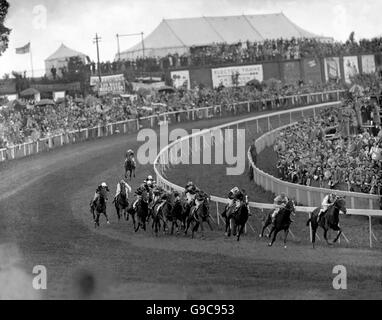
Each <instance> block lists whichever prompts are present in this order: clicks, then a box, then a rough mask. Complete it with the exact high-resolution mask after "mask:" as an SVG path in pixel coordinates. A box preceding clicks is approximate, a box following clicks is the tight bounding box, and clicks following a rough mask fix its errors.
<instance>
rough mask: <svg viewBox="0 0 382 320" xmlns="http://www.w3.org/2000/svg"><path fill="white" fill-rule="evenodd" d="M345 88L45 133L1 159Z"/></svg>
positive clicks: (306, 100)
mask: <svg viewBox="0 0 382 320" xmlns="http://www.w3.org/2000/svg"><path fill="white" fill-rule="evenodd" d="M343 93H344V91H340V90H337V91H327V92H319V93H310V94H301V95H293V96H285V97H280V98H279V99H265V100H256V101H245V102H239V103H235V104H232V105H230V106H212V107H205V108H197V109H190V110H182V111H173V112H166V113H163V114H158V115H152V116H148V117H144V118H138V119H130V120H126V121H120V122H115V123H109V124H105V125H99V126H97V127H93V128H86V129H80V130H76V131H70V132H64V133H61V134H58V135H54V136H51V137H46V138H42V139H39V140H37V141H33V142H27V143H23V144H19V145H12V146H9V147H7V148H4V149H0V162H2V161H6V160H14V159H19V158H23V157H26V156H30V155H33V154H37V153H41V152H45V151H49V150H51V149H54V148H57V147H60V146H63V145H66V144H73V143H77V142H82V141H87V140H91V139H97V138H102V137H105V136H110V135H114V134H129V133H134V132H137V131H138V130H139V129H140V128H155V127H157V126H159V124H160V123H161V122H162V121H164V122H170V123H180V122H185V121H196V120H201V119H209V118H212V117H228V116H234V115H239V114H245V113H251V112H261V111H270V110H275V109H286V108H291V107H299V106H304V105H307V104H312V103H322V102H327V101H339V100H340V99H341V98H342V96H343Z"/></svg>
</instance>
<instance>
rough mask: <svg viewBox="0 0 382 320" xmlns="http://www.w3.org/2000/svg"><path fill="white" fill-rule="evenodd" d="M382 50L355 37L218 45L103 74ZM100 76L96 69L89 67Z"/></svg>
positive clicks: (116, 65)
mask: <svg viewBox="0 0 382 320" xmlns="http://www.w3.org/2000/svg"><path fill="white" fill-rule="evenodd" d="M381 50H382V38H373V39H361V40H360V41H355V40H354V35H351V36H350V37H349V40H347V41H346V42H338V41H322V40H319V39H314V38H299V39H297V38H292V39H274V40H264V41H262V42H251V41H243V42H238V43H235V44H227V43H215V44H212V45H208V46H201V47H191V48H190V50H189V52H187V53H184V54H179V53H177V52H174V53H171V54H168V55H167V56H165V57H140V58H137V59H135V60H128V59H125V58H124V57H123V56H122V58H121V59H116V60H115V61H113V62H102V63H101V64H100V70H101V73H102V74H112V73H117V72H125V71H127V70H131V69H133V70H140V71H143V72H160V71H163V70H166V69H168V68H172V67H189V66H204V65H224V64H233V63H251V62H261V61H278V60H295V59H301V58H323V57H333V56H335V57H339V56H347V55H358V54H373V53H378V52H380V51H381ZM87 67H88V69H89V70H90V71H91V72H92V73H93V74H96V73H97V65H96V64H95V63H94V62H91V63H89V64H88V65H87Z"/></svg>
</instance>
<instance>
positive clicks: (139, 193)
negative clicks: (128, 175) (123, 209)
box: [132, 185, 145, 210]
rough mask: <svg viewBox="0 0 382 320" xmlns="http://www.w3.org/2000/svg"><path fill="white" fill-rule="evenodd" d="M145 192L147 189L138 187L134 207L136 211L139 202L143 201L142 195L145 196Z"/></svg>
mask: <svg viewBox="0 0 382 320" xmlns="http://www.w3.org/2000/svg"><path fill="white" fill-rule="evenodd" d="M144 191H145V188H144V187H143V186H142V185H141V186H139V187H138V189H137V191H135V196H136V199H135V201H134V203H133V206H132V207H133V209H134V210H135V209H136V206H137V203H138V201H139V200H140V199H142V195H143V192H144Z"/></svg>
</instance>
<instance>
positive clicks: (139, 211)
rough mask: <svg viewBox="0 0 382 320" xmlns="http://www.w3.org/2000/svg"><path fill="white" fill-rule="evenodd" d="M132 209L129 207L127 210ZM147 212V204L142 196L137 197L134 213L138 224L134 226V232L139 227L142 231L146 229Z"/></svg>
mask: <svg viewBox="0 0 382 320" xmlns="http://www.w3.org/2000/svg"><path fill="white" fill-rule="evenodd" d="M131 211H134V209H133V208H131V209H129V212H131ZM148 212H149V205H148V203H147V201H145V199H144V198H143V197H141V198H140V199H138V202H137V204H136V207H135V213H136V215H137V218H138V225H137V227H136V228H135V232H138V230H139V227H141V228H142V229H143V230H144V231H146V222H147V216H148Z"/></svg>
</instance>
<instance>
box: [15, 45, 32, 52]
mask: <svg viewBox="0 0 382 320" xmlns="http://www.w3.org/2000/svg"><path fill="white" fill-rule="evenodd" d="M30 49H31V43H30V42H29V43H28V44H26V45H25V46H24V47H20V48H16V54H25V53H29V52H30Z"/></svg>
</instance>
